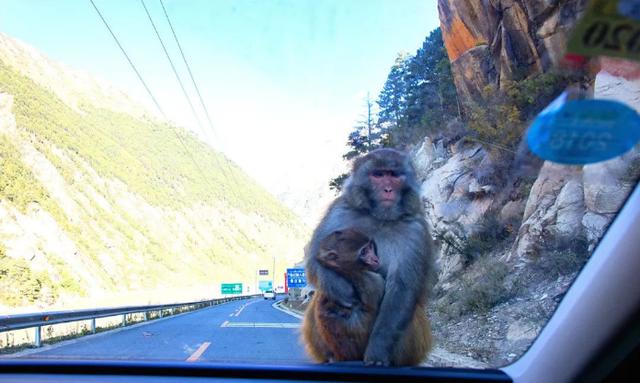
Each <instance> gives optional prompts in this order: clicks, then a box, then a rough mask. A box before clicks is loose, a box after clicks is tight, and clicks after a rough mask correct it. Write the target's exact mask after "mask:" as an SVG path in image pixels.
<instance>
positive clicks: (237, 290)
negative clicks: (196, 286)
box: [220, 283, 242, 294]
mask: <svg viewBox="0 0 640 383" xmlns="http://www.w3.org/2000/svg"><path fill="white" fill-rule="evenodd" d="M220 290H221V292H222V294H242V283H223V284H221V285H220Z"/></svg>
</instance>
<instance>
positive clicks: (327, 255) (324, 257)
mask: <svg viewBox="0 0 640 383" xmlns="http://www.w3.org/2000/svg"><path fill="white" fill-rule="evenodd" d="M337 258H338V253H337V252H336V251H335V250H325V251H320V253H319V254H318V259H319V260H321V261H323V262H330V261H335V260H336V259H337Z"/></svg>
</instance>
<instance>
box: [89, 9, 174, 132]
mask: <svg viewBox="0 0 640 383" xmlns="http://www.w3.org/2000/svg"><path fill="white" fill-rule="evenodd" d="M89 1H90V2H91V5H93V8H94V9H95V10H96V12H98V16H100V19H102V22H103V23H104V25H105V26H106V27H107V29H108V30H109V33H111V36H112V37H113V39H114V40H115V41H116V44H118V47H119V48H120V50H121V51H122V54H124V57H126V59H127V61H128V62H129V65H131V68H133V71H134V72H136V76H138V79H139V80H140V82H141V83H142V86H144V89H145V90H146V91H147V93H148V94H149V97H151V100H153V103H154V104H155V105H156V108H158V111H160V114H162V117H164V118H165V119H167V116H166V115H165V114H164V111H163V110H162V108H161V107H160V104H158V101H157V100H156V98H155V97H154V96H153V93H151V90H149V87H148V86H147V83H146V82H145V81H144V79H143V78H142V76H141V75H140V72H138V69H137V68H136V66H135V65H134V64H133V62H132V61H131V59H130V58H129V55H128V54H127V52H126V51H125V50H124V48H123V47H122V45H121V44H120V41H119V40H118V38H117V37H116V35H115V33H113V31H112V30H111V27H110V26H109V23H107V20H105V18H104V17H103V16H102V13H100V10H99V9H98V7H97V6H96V4H95V3H94V2H93V0H89Z"/></svg>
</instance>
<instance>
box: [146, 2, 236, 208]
mask: <svg viewBox="0 0 640 383" xmlns="http://www.w3.org/2000/svg"><path fill="white" fill-rule="evenodd" d="M141 1H142V2H143V4H144V0H141ZM159 1H160V5H161V6H162V11H163V12H164V16H165V18H166V19H167V24H169V28H171V33H172V34H173V38H174V40H175V41H176V45H177V46H178V50H179V51H180V55H181V56H182V61H183V62H184V65H185V66H186V67H187V72H189V77H190V78H191V82H192V83H193V87H194V88H195V90H196V93H197V94H198V98H199V99H200V105H202V109H203V110H204V113H205V115H206V116H207V121H208V122H209V128H210V129H211V132H212V133H213V136H214V137H213V138H214V139H215V138H218V139H219V137H218V134H217V132H216V129H215V128H214V126H213V123H212V122H211V117H210V115H209V110H208V109H207V106H206V105H205V103H204V99H203V98H202V94H201V93H200V88H199V87H198V84H197V83H196V80H195V77H194V76H193V72H191V66H189V62H188V61H187V57H186V56H185V54H184V51H183V50H182V45H180V40H179V39H178V35H177V34H176V31H175V29H174V28H173V24H172V23H171V19H170V18H169V14H168V13H167V9H166V8H165V7H164V3H163V1H162V0H159ZM145 9H146V8H145ZM147 14H148V12H147ZM154 28H155V27H154ZM156 33H157V31H156ZM158 39H160V36H158ZM163 47H164V44H163ZM165 53H166V50H165ZM167 58H168V55H167ZM172 67H173V64H172ZM174 72H175V70H174ZM176 76H177V73H176ZM185 97H186V94H185ZM189 105H191V103H189ZM219 141H220V145H221V148H223V142H222V140H219ZM223 149H224V148H223ZM214 159H215V161H216V163H217V164H218V167H219V168H220V170H222V173H223V175H224V177H225V178H226V179H227V180H229V178H231V179H232V180H233V182H234V183H235V184H236V186H237V187H238V188H239V190H240V189H241V187H240V184H239V183H238V180H237V179H236V176H235V174H234V172H233V171H232V170H231V166H230V165H229V164H228V163H227V161H224V162H225V164H226V166H225V167H226V168H227V170H229V171H230V172H231V177H229V176H228V175H227V172H226V170H225V169H224V168H225V167H223V166H220V163H219V162H218V160H217V157H215V156H214ZM236 197H238V196H237V195H236Z"/></svg>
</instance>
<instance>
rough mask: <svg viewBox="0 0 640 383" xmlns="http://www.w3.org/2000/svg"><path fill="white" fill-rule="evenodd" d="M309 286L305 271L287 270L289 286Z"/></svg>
mask: <svg viewBox="0 0 640 383" xmlns="http://www.w3.org/2000/svg"><path fill="white" fill-rule="evenodd" d="M306 285H307V275H306V274H305V272H304V269H287V286H289V288H292V287H305V286H306Z"/></svg>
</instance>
